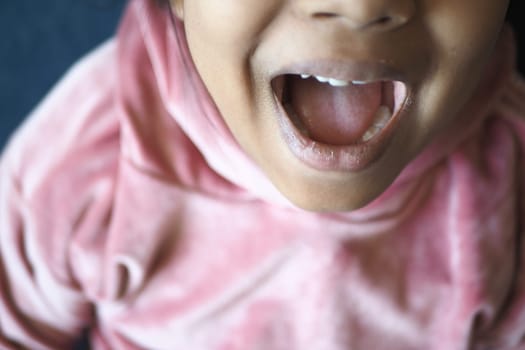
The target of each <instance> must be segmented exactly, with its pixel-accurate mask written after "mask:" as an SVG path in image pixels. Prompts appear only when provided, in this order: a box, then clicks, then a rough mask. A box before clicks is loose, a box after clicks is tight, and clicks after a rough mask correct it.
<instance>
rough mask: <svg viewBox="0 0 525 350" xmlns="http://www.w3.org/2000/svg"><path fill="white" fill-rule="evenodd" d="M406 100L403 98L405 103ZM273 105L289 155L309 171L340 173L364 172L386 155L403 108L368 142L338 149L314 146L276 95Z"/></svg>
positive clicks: (313, 142) (319, 143) (336, 146)
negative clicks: (296, 125)
mask: <svg viewBox="0 0 525 350" xmlns="http://www.w3.org/2000/svg"><path fill="white" fill-rule="evenodd" d="M407 99H408V97H405V102H406V100H407ZM274 101H275V106H276V110H277V116H278V122H279V127H280V129H281V133H282V137H283V139H284V141H285V143H286V144H287V146H288V148H289V149H290V151H291V152H292V154H293V155H294V156H295V157H296V158H298V159H299V160H300V161H302V162H303V163H305V164H306V165H308V166H309V167H311V168H314V169H317V170H320V171H340V172H343V171H352V172H357V171H360V170H364V169H365V168H367V167H368V166H370V165H371V164H372V163H374V162H375V161H376V160H377V159H378V158H380V157H381V156H382V155H383V154H384V153H385V151H386V150H387V147H388V145H389V143H390V141H391V140H392V138H393V136H394V131H395V130H396V128H397V125H398V124H399V120H400V119H401V117H400V116H401V114H403V113H404V111H405V105H406V103H404V104H403V105H402V106H401V107H400V108H398V109H397V111H396V113H395V114H394V115H393V116H392V118H391V119H390V122H389V123H388V124H387V125H386V126H385V127H384V128H383V129H382V130H381V131H379V133H378V134H377V135H375V136H374V137H373V138H372V139H370V140H369V141H366V142H363V143H359V144H353V145H345V146H340V145H330V144H325V143H321V142H317V141H314V140H312V139H310V138H308V137H307V136H305V135H304V134H303V133H301V132H300V131H299V130H298V129H297V128H296V127H295V125H294V124H293V123H292V121H291V119H290V118H289V116H288V113H287V112H286V110H285V109H284V107H283V105H282V104H281V102H280V101H279V99H278V98H277V96H275V95H274Z"/></svg>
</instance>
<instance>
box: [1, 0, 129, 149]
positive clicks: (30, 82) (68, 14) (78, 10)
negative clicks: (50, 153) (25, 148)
mask: <svg viewBox="0 0 525 350" xmlns="http://www.w3.org/2000/svg"><path fill="white" fill-rule="evenodd" d="M125 3H126V1H125V0H0V33H2V38H1V39H0V150H1V149H2V147H3V145H4V144H5V142H6V139H7V137H8V135H9V134H10V133H11V132H12V131H13V129H14V128H15V127H16V126H17V125H18V124H19V123H20V122H21V121H22V120H23V118H24V117H25V116H27V114H28V113H29V112H30V111H31V110H32V109H33V108H34V107H35V105H36V104H37V103H38V102H39V101H40V100H41V99H42V98H43V97H44V95H45V94H46V93H47V92H48V91H49V89H50V88H51V87H52V86H53V84H55V83H56V82H57V80H58V79H59V78H60V77H61V76H62V75H63V74H64V72H65V71H66V70H67V69H68V68H69V67H70V66H71V64H72V63H74V62H75V61H76V60H78V58H79V57H80V56H82V55H83V54H85V53H87V52H88V51H90V50H91V49H93V48H94V47H96V46H97V45H98V44H99V43H101V42H102V41H104V40H105V39H107V38H109V37H110V36H111V35H112V34H113V33H114V32H115V29H116V25H117V23H118V20H119V18H120V16H121V12H122V9H123V6H124V5H125Z"/></svg>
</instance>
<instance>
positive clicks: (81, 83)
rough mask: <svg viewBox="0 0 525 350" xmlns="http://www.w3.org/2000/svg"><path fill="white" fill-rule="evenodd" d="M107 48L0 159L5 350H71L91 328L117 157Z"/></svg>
mask: <svg viewBox="0 0 525 350" xmlns="http://www.w3.org/2000/svg"><path fill="white" fill-rule="evenodd" d="M114 56H115V43H114V41H113V40H110V41H108V42H106V43H104V44H102V45H101V46H100V47H99V48H98V49H96V50H95V51H94V52H92V53H90V54H89V55H88V56H86V57H85V58H84V59H82V60H81V61H79V62H78V63H77V64H76V65H75V66H74V67H73V68H72V69H71V70H70V71H69V72H68V73H67V74H66V75H65V76H64V77H63V79H62V80H61V81H60V82H59V83H58V84H57V86H56V87H55V88H54V89H53V90H52V91H51V92H50V93H49V94H48V96H47V97H46V98H45V99H44V100H43V101H42V103H41V104H40V105H39V106H37V108H36V109H35V110H34V111H33V113H32V114H31V115H30V116H29V117H28V118H27V119H26V120H25V121H24V123H23V125H22V126H21V127H20V128H19V129H18V130H17V132H16V133H15V134H14V135H13V137H12V138H11V140H10V141H9V143H8V145H7V147H6V148H5V149H4V152H3V154H2V155H1V157H0V350H4V349H31V350H40V349H52V350H59V349H71V344H72V342H73V341H74V340H75V339H76V338H77V337H78V336H79V335H80V333H81V332H82V331H83V330H84V329H85V328H86V327H89V326H90V325H91V323H92V320H93V319H94V313H95V307H94V304H96V300H95V299H96V295H97V288H98V282H97V281H98V278H99V274H100V273H99V271H100V269H99V267H100V266H97V264H100V261H101V260H102V257H103V254H104V237H105V234H106V231H107V225H108V221H109V219H108V216H109V215H110V213H111V208H112V196H113V194H112V193H113V192H112V191H113V185H114V178H115V173H116V169H117V167H118V157H119V142H120V141H119V137H118V135H119V124H118V118H117V117H116V113H115V108H114V102H113V91H114V90H115V75H114V73H113V72H114V69H113V67H114V66H113V64H112V62H113V61H114Z"/></svg>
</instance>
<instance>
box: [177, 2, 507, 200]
mask: <svg viewBox="0 0 525 350" xmlns="http://www.w3.org/2000/svg"><path fill="white" fill-rule="evenodd" d="M172 2H174V8H176V9H178V11H177V14H178V15H179V17H181V18H182V19H183V20H184V24H185V28H186V34H187V38H188V44H189V47H190V51H191V54H192V57H193V59H194V61H195V64H196V66H197V69H198V71H199V73H200V74H201V77H202V79H203V81H204V83H205V84H206V86H207V88H208V89H209V92H210V94H211V96H212V97H213V99H214V100H215V102H216V104H217V106H218V108H219V110H220V112H221V113H222V115H223V117H224V119H225V121H226V123H227V124H228V126H229V128H230V129H231V131H232V133H233V135H234V136H235V138H236V139H237V141H238V142H239V143H240V145H241V146H242V147H243V148H244V150H245V151H246V152H247V153H248V154H249V155H250V156H251V157H252V158H253V159H254V160H255V161H256V162H257V163H258V164H259V165H260V167H261V168H262V169H263V170H264V171H265V172H266V174H267V175H268V176H269V178H270V179H271V180H272V181H273V183H274V184H275V185H276V186H277V187H278V188H279V189H280V191H281V192H282V193H283V194H284V195H285V196H287V197H288V198H289V199H290V200H291V201H292V202H294V203H295V204H297V205H298V206H300V207H303V208H306V209H309V210H351V209H355V208H358V207H360V206H363V205H365V204H366V203H368V202H370V201H371V200H373V199H374V198H375V197H377V196H378V195H379V194H380V193H382V192H383V191H384V190H385V189H386V188H387V187H388V185H390V184H391V183H392V181H393V180H394V179H395V177H396V176H397V175H398V174H399V172H400V171H401V170H402V169H403V168H404V167H405V166H406V165H407V164H408V162H410V160H411V159H413V158H414V157H415V155H417V153H418V152H419V151H420V150H421V149H422V148H423V147H424V146H425V145H427V144H428V143H429V142H430V141H431V140H432V139H433V138H435V137H436V136H437V135H438V134H439V133H440V132H441V130H443V129H444V128H446V127H447V126H449V125H450V124H451V123H453V122H454V118H455V114H456V113H457V112H458V110H459V108H460V107H462V105H464V104H465V103H466V101H467V99H468V98H469V97H470V95H471V94H472V93H473V89H474V88H475V86H476V83H477V82H478V80H479V78H480V75H481V74H482V70H483V68H484V66H485V64H486V63H487V61H488V59H489V57H490V55H491V52H492V49H493V45H494V44H495V41H496V39H497V37H498V34H499V30H500V28H501V25H502V22H503V20H504V15H505V10H506V8H507V5H508V1H507V0H172ZM301 74H305V75H314V76H323V77H329V78H334V79H337V80H332V84H333V85H345V86H332V85H330V84H328V83H321V82H318V81H317V80H316V79H314V78H306V79H305V78H302V77H301V76H300V75H301ZM352 80H354V81H357V83H359V81H361V82H366V83H367V84H364V85H363V84H353V83H351V82H350V83H348V81H352ZM394 81H396V82H397V83H394ZM407 101H408V102H407ZM380 106H385V107H388V109H391V110H393V116H392V117H390V113H388V109H386V111H387V112H384V110H385V108H384V107H381V108H380ZM379 109H382V110H383V112H384V113H383V115H382V116H383V117H384V120H383V121H379V120H375V121H374V118H375V117H379V118H380V117H381V115H379V114H381V113H379V114H376V112H377V110H379ZM292 120H293V121H292ZM373 124H378V126H377V127H376V128H375V129H374V126H372V125H373ZM299 130H301V131H299ZM365 134H367V135H365ZM369 137H371V139H369V140H367V139H368V138H369ZM365 140H367V141H365Z"/></svg>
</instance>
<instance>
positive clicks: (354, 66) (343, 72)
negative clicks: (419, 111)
mask: <svg viewBox="0 0 525 350" xmlns="http://www.w3.org/2000/svg"><path fill="white" fill-rule="evenodd" d="M287 74H296V75H299V74H308V75H316V76H323V77H329V78H333V79H338V80H345V81H363V82H374V81H394V80H395V81H401V82H403V83H405V85H409V84H408V79H407V78H408V77H407V76H406V75H405V74H403V73H402V71H401V70H399V69H396V68H394V67H392V66H390V65H388V64H386V63H384V62H381V61H366V62H359V61H352V60H341V59H336V60H334V59H321V60H303V61H298V62H294V63H291V64H288V65H284V66H282V67H280V68H278V69H276V70H275V71H273V72H272V73H271V74H270V79H271V80H273V79H275V78H276V77H279V76H282V75H287Z"/></svg>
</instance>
